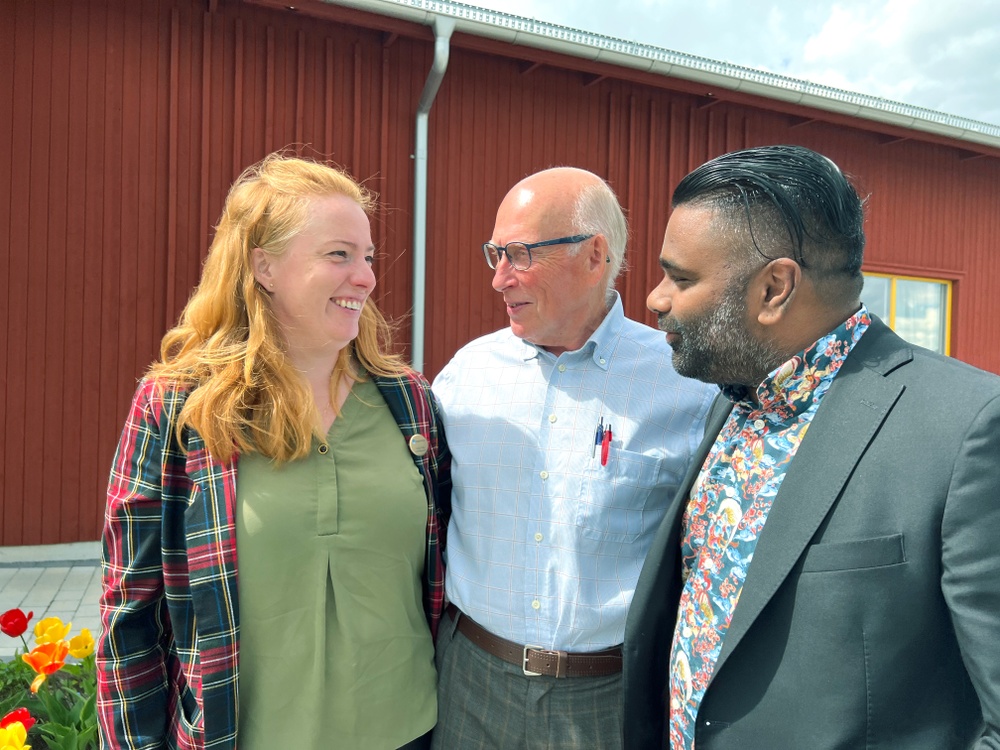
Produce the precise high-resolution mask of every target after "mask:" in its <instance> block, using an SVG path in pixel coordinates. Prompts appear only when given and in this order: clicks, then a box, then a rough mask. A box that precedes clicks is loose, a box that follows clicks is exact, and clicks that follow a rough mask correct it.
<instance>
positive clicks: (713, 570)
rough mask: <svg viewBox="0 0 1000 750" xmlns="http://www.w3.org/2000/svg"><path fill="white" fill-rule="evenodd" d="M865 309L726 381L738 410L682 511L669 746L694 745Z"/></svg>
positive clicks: (865, 319) (864, 321)
mask: <svg viewBox="0 0 1000 750" xmlns="http://www.w3.org/2000/svg"><path fill="white" fill-rule="evenodd" d="M870 322H871V320H870V318H869V316H868V310H867V309H866V308H865V307H864V306H862V307H861V309H860V310H859V311H858V312H857V313H855V314H854V315H852V316H851V317H850V318H848V319H847V320H846V321H844V323H842V324H841V325H840V326H839V327H838V328H836V329H834V330H833V331H832V332H831V333H829V334H827V335H826V336H824V337H822V338H821V339H819V340H818V341H817V342H816V343H815V344H813V345H812V346H811V347H809V348H808V349H806V350H805V351H804V352H802V353H800V354H797V355H796V356H794V357H792V358H791V359H790V360H788V361H787V362H785V363H784V364H783V365H781V366H780V367H779V368H777V369H776V370H775V371H774V372H772V373H771V374H770V375H769V376H768V377H767V378H766V379H765V380H764V382H763V383H761V384H760V385H759V386H758V387H757V391H756V396H757V403H755V402H754V401H753V400H752V399H751V398H750V393H749V391H748V390H747V389H745V388H732V387H728V386H727V387H724V388H723V393H724V394H725V395H726V396H727V397H729V398H730V399H731V400H732V401H733V402H734V407H733V411H732V413H731V414H730V416H729V419H728V421H727V422H726V424H725V426H724V427H723V429H722V431H721V432H720V433H719V436H718V438H716V440H715V444H714V445H713V446H712V450H711V451H710V452H709V454H708V457H707V458H706V459H705V464H704V466H703V467H702V470H701V474H700V475H699V476H698V479H697V481H696V482H695V483H694V485H693V486H692V489H691V496H690V499H689V501H688V506H687V509H686V510H685V512H684V517H683V520H682V529H681V532H682V536H681V558H682V563H681V564H682V570H681V575H682V577H683V580H684V589H683V591H682V593H681V600H680V605H679V607H678V613H677V614H678V617H677V628H676V630H675V631H674V639H673V644H672V647H671V653H670V716H669V732H670V747H671V748H672V750H682V749H683V750H693V748H694V737H695V727H696V723H695V720H696V719H697V716H698V708H699V706H700V705H701V701H702V698H703V697H704V695H705V690H706V689H707V688H708V684H709V682H710V681H711V679H712V674H713V672H714V670H715V663H716V660H717V659H718V658H719V653H720V652H721V650H722V643H723V641H724V640H725V637H726V631H727V630H728V628H729V623H730V621H731V620H732V617H733V612H734V611H735V610H736V604H737V602H738V601H739V598H740V591H741V590H742V588H743V582H744V580H746V575H747V570H748V568H749V567H750V563H751V561H752V560H753V552H754V548H755V547H756V546H757V539H758V538H759V536H760V533H761V531H762V530H763V528H764V523H765V522H766V521H767V515H768V512H769V511H770V509H771V503H772V502H773V501H774V497H775V495H777V494H778V489H779V488H780V487H781V483H782V481H783V480H784V478H785V473H786V472H787V470H788V466H789V464H790V463H791V460H792V458H793V457H794V456H795V452H796V450H798V447H799V444H800V443H801V442H802V439H803V438H804V437H805V435H806V431H807V430H808V429H809V424H810V423H811V422H812V419H813V416H814V415H815V414H816V411H817V409H818V408H819V404H820V401H821V400H822V398H823V395H824V394H825V393H826V391H827V389H828V388H829V387H830V383H832V382H833V378H834V376H836V374H837V372H838V371H839V370H840V367H841V365H842V364H843V363H844V360H845V359H846V358H847V355H848V354H849V353H850V351H851V349H852V348H853V347H854V345H855V344H856V343H857V342H858V340H859V339H860V338H861V335H862V334H863V333H864V332H865V330H866V329H867V328H868V326H869V324H870Z"/></svg>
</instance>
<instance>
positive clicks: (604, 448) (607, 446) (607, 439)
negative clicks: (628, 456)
mask: <svg viewBox="0 0 1000 750" xmlns="http://www.w3.org/2000/svg"><path fill="white" fill-rule="evenodd" d="M612 437H613V435H612V434H611V423H610V422H608V426H607V427H605V428H604V439H603V440H601V466H607V465H608V453H609V452H610V451H611V439H612Z"/></svg>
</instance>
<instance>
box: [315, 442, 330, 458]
mask: <svg viewBox="0 0 1000 750" xmlns="http://www.w3.org/2000/svg"><path fill="white" fill-rule="evenodd" d="M316 450H318V451H319V454H320V455H321V456H325V455H326V454H327V453H329V452H330V446H329V445H327V444H326V443H320V444H319V448H317V449H316Z"/></svg>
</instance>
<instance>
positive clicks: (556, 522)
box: [434, 168, 717, 750]
mask: <svg viewBox="0 0 1000 750" xmlns="http://www.w3.org/2000/svg"><path fill="white" fill-rule="evenodd" d="M627 235H628V230H627V227H626V223H625V217H624V214H623V213H622V209H621V207H620V206H619V204H618V200H617V199H616V198H615V195H614V193H613V192H612V190H611V188H610V187H609V186H608V185H607V184H606V183H605V182H604V181H603V180H602V179H601V178H600V177H598V176H597V175H594V174H592V173H590V172H587V171H584V170H581V169H573V168H557V169H549V170H545V171H543V172H539V173H537V174H534V175H531V176H530V177H527V178H525V179H524V180H522V181H521V182H519V183H518V184H517V185H515V186H514V187H513V188H512V189H511V191H510V192H509V193H508V194H507V196H506V197H505V198H504V200H503V202H502V203H501V204H500V208H499V210H498V212H497V218H496V225H495V227H494V229H493V236H492V238H491V240H490V242H487V243H486V244H485V245H483V253H484V254H485V256H486V262H487V264H488V265H489V267H490V268H491V269H493V272H494V276H493V288H494V289H496V291H497V292H499V293H500V294H501V295H502V296H503V300H504V304H505V305H506V308H507V314H508V316H509V318H510V327H509V328H506V329H503V330H501V331H497V332H495V333H492V334H489V335H487V336H484V337H482V338H480V339H478V340H476V341H473V342H472V343H470V344H468V345H466V346H465V347H463V348H462V349H461V350H460V351H459V352H458V353H457V354H456V355H455V357H454V359H453V360H452V361H451V362H450V363H449V364H448V365H447V366H446V367H445V368H444V370H442V372H441V374H440V375H439V376H438V377H437V379H436V381H435V383H434V391H435V393H436V394H437V396H438V398H439V399H440V401H441V405H442V407H443V410H444V423H445V427H446V430H447V434H448V442H449V445H450V447H451V449H452V456H453V462H452V478H453V482H454V492H453V496H452V504H453V514H452V518H451V523H450V525H449V527H448V570H447V575H446V592H447V597H448V600H449V602H450V605H449V607H448V613H449V615H450V616H448V617H445V618H444V620H443V622H442V629H441V632H440V634H439V637H438V654H437V659H438V671H439V719H438V725H437V728H436V729H435V734H434V747H435V748H438V749H439V750H441V749H446V750H455V749H458V748H466V747H475V748H496V749H497V750H510V749H511V748H539V749H541V748H545V749H546V750H559V748H598V747H599V748H616V747H620V746H621V744H622V714H623V709H622V693H621V669H622V652H621V643H622V639H623V635H624V628H625V614H626V611H627V609H628V607H629V604H630V603H631V600H632V594H633V591H634V589H635V583H636V580H637V579H638V576H639V570H640V568H641V567H642V563H643V559H644V558H645V555H646V552H647V550H648V549H649V546H650V543H651V540H652V537H653V535H654V533H655V531H656V529H657V527H658V526H659V524H660V521H661V520H662V518H663V517H664V514H665V512H666V510H667V507H668V505H669V504H670V503H671V501H672V500H673V496H674V493H675V490H676V489H677V485H678V483H679V481H680V479H681V477H682V476H683V475H684V473H685V471H686V469H687V466H688V463H689V461H690V458H691V455H692V452H693V450H694V449H695V447H696V446H697V445H698V443H699V442H700V440H701V437H702V434H703V430H704V421H705V416H706V413H707V409H708V406H709V404H710V402H711V401H712V399H713V397H714V396H715V394H716V392H717V391H716V389H715V388H714V387H712V386H708V385H705V384H701V383H698V382H696V381H692V380H687V379H685V378H682V377H680V376H679V375H678V374H677V373H676V372H675V371H674V369H673V366H672V364H671V350H670V347H669V346H667V344H666V342H665V341H664V340H663V336H662V334H660V333H659V332H657V331H655V330H654V329H652V328H649V327H647V326H645V325H642V324H640V323H637V322H635V321H632V320H629V319H627V318H626V317H625V315H624V312H623V308H622V302H621V299H620V298H619V296H618V293H617V292H616V291H615V288H614V285H615V279H616V278H617V277H618V274H619V272H620V271H621V269H622V266H623V263H624V259H625V244H626V239H627Z"/></svg>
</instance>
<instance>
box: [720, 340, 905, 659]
mask: <svg viewBox="0 0 1000 750" xmlns="http://www.w3.org/2000/svg"><path fill="white" fill-rule="evenodd" d="M869 336H870V337H871V338H869ZM910 358H911V357H910V354H909V349H908V347H906V345H905V344H904V343H903V342H902V340H901V339H899V338H897V337H896V336H895V334H892V333H891V332H890V331H889V330H888V329H887V328H886V327H885V326H884V325H882V324H881V323H878V322H877V321H876V322H874V323H873V324H872V328H870V329H869V330H868V331H867V332H866V333H865V335H864V336H862V337H861V340H860V341H859V342H858V344H857V345H856V346H855V349H854V350H853V351H852V352H851V354H850V355H849V356H848V358H847V360H846V361H845V362H844V365H843V368H842V370H841V372H840V373H838V375H837V377H836V378H835V379H834V381H833V383H832V384H831V385H830V389H829V390H828V391H827V393H826V395H825V396H824V397H823V402H822V404H821V405H820V408H819V411H818V412H817V413H816V416H815V418H814V419H813V422H812V424H811V425H810V426H809V430H808V432H807V433H806V437H805V439H804V440H803V441H802V445H801V446H799V449H798V451H797V452H796V454H795V458H794V460H793V461H792V464H791V466H790V467H789V470H788V474H787V475H786V476H785V479H784V481H783V482H782V483H781V488H780V489H779V490H778V494H777V496H776V497H775V499H774V504H773V506H772V507H771V511H770V513H769V514H768V517H767V523H766V524H765V526H764V530H763V531H762V532H761V535H760V539H759V540H758V542H757V547H756V549H755V550H754V555H753V561H752V562H751V564H750V568H749V570H748V571H747V578H746V581H745V582H744V584H743V590H742V592H741V593H740V600H739V604H738V606H737V607H736V611H735V612H734V613H733V619H732V622H731V623H730V625H729V629H728V631H727V632H726V638H725V641H724V643H723V646H722V650H721V652H720V653H719V659H718V661H717V662H716V665H715V674H718V673H719V670H720V669H721V668H722V665H723V664H724V663H725V661H726V659H727V658H728V657H729V655H730V654H731V653H732V652H733V650H734V649H735V648H736V647H737V646H738V645H739V642H740V640H741V639H742V638H743V636H744V635H745V634H746V633H747V631H748V630H749V629H750V627H751V626H752V625H753V623H754V621H755V620H756V619H757V616H758V615H759V614H760V613H761V610H763V609H764V607H765V606H766V605H767V603H768V602H769V601H770V600H771V597H772V596H774V594H775V592H776V591H777V590H778V588H779V587H780V586H781V584H782V583H783V582H784V581H785V579H786V578H787V577H788V574H789V573H790V572H791V571H792V569H793V568H794V567H795V565H796V563H797V562H798V561H799V559H800V558H801V556H802V554H803V553H804V552H805V550H806V548H807V547H808V546H809V543H810V541H811V540H812V538H813V536H814V535H815V534H816V531H817V529H818V528H819V526H820V524H821V523H822V522H823V520H824V519H825V518H826V516H827V514H828V513H829V512H830V509H831V507H833V504H834V502H835V501H836V499H837V497H838V496H839V495H840V493H841V490H843V488H844V485H845V483H846V482H847V479H848V478H849V477H850V475H851V472H852V471H853V470H854V467H855V466H856V465H857V463H858V461H859V460H860V459H861V457H862V456H863V455H864V453H865V450H866V449H867V448H868V445H869V443H870V442H871V440H872V438H873V437H874V436H875V434H876V433H877V432H878V430H879V427H880V426H881V425H882V422H883V421H884V420H885V418H886V416H887V415H888V414H889V412H890V411H891V410H892V408H893V406H894V405H895V403H896V400H897V399H898V398H899V396H900V394H901V393H902V392H903V387H902V386H900V385H897V384H895V383H893V382H891V381H888V380H886V378H885V377H884V374H885V373H887V372H888V371H890V370H892V369H895V367H898V366H899V365H901V364H904V363H905V362H907V361H909V359H910Z"/></svg>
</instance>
